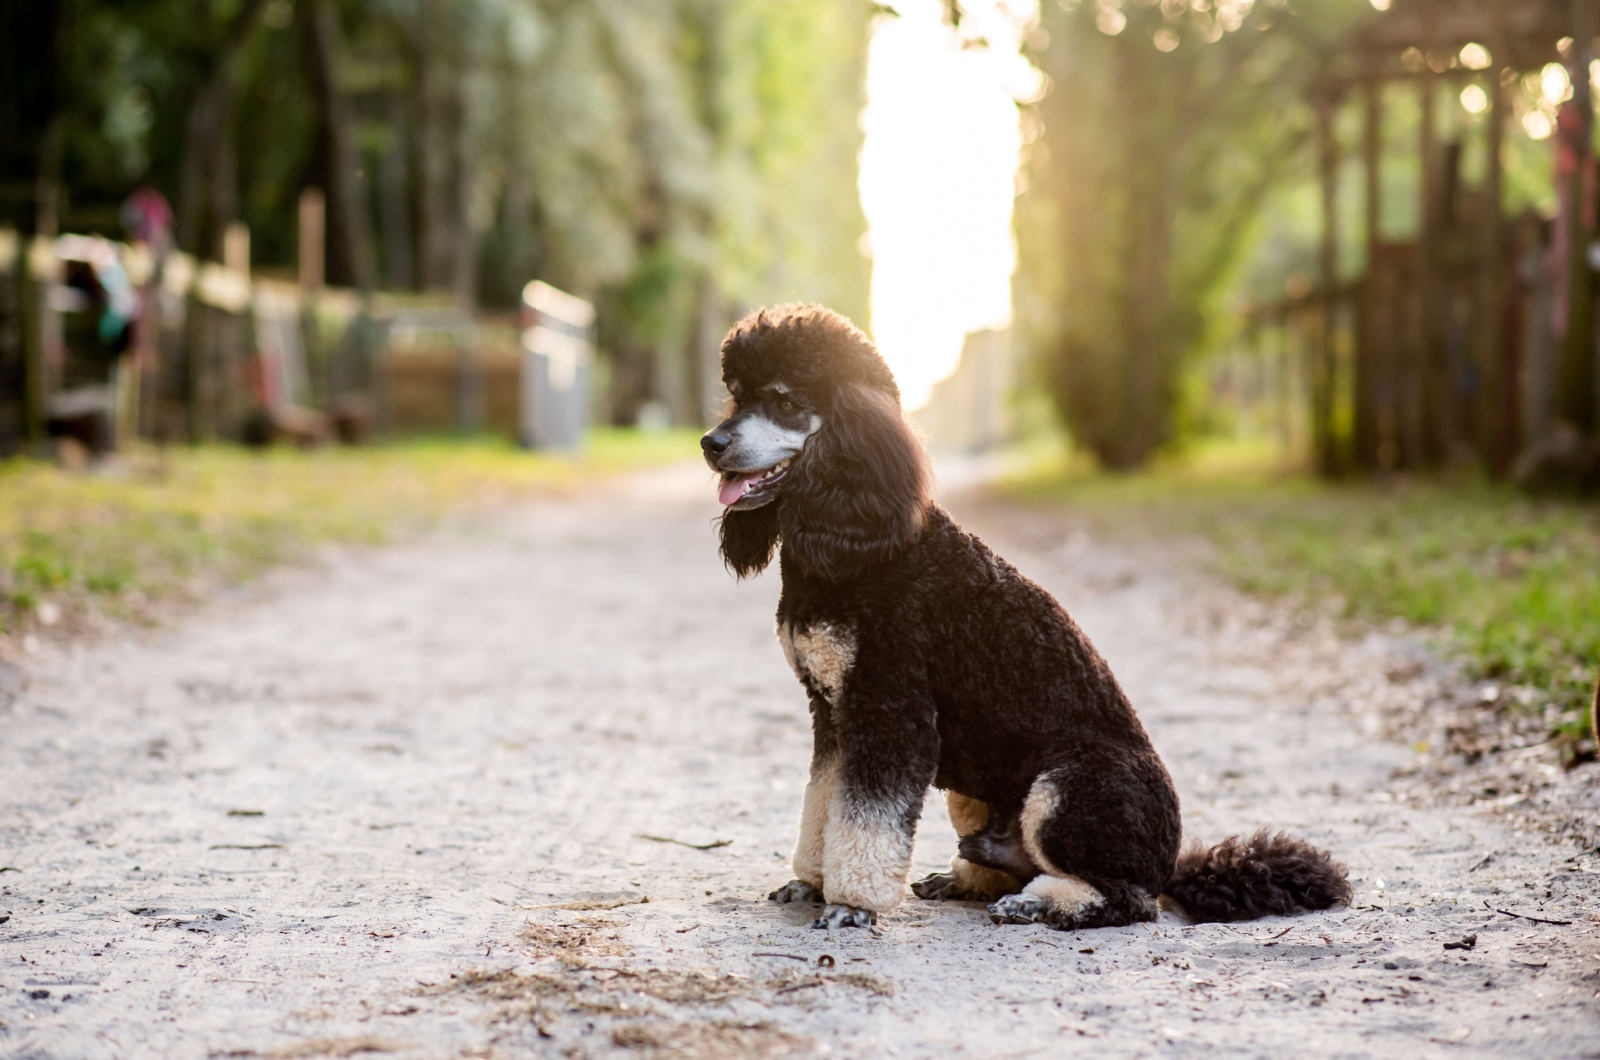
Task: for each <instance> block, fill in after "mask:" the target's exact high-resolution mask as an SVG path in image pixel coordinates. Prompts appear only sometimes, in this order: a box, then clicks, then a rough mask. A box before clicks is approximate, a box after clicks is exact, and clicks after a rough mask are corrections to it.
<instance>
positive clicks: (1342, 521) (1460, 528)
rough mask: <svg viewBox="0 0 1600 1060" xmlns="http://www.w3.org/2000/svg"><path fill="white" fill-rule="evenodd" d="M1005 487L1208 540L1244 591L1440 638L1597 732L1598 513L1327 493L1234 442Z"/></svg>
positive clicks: (1030, 473) (1055, 468)
mask: <svg viewBox="0 0 1600 1060" xmlns="http://www.w3.org/2000/svg"><path fill="white" fill-rule="evenodd" d="M1003 490H1004V491H1005V492H1007V493H1009V494H1010V495H1012V496H1014V497H1016V498H1019V499H1024V500H1028V501H1032V502H1035V503H1049V504H1060V505H1065V506H1067V507H1069V508H1071V509H1072V510H1074V511H1075V512H1078V513H1080V514H1082V515H1083V516H1085V517H1086V518H1088V519H1089V520H1090V521H1091V522H1092V523H1094V524H1097V525H1099V526H1101V527H1102V528H1114V529H1117V530H1119V531H1124V532H1125V531H1128V530H1136V531H1143V532H1147V533H1156V534H1160V533H1182V534H1192V535H1199V536H1201V537H1203V538H1205V539H1207V540H1208V541H1210V542H1211V544H1212V545H1213V546H1214V547H1215V565H1216V568H1217V569H1218V570H1219V571H1220V572H1221V573H1222V574H1223V575H1225V576H1226V577H1228V578H1229V579H1230V580H1231V581H1232V582H1234V583H1235V584H1236V585H1238V586H1240V587H1242V588H1243V589H1245V590H1247V591H1250V592H1254V593H1259V594H1264V595H1268V596H1274V597H1290V598H1297V599H1303V600H1306V601H1309V602H1313V603H1331V604H1332V606H1335V607H1337V608H1338V609H1339V611H1340V612H1341V613H1342V614H1343V615H1344V616H1347V617H1349V618H1351V619H1357V620H1374V619H1378V620H1387V619H1395V618H1399V619H1403V620H1405V621H1406V622H1407V623H1411V624H1414V625H1416V626H1420V627H1428V628H1432V629H1436V630H1441V631H1444V632H1445V633H1446V634H1447V636H1446V640H1447V642H1448V644H1449V645H1450V646H1451V647H1452V648H1454V649H1456V650H1459V651H1460V652H1462V653H1463V655H1464V657H1465V659H1466V661H1467V663H1468V664H1469V667H1470V670H1471V672H1472V673H1473V674H1474V675H1475V676H1477V677H1481V678H1484V679H1493V680H1495V681H1499V682H1502V683H1504V684H1507V685H1518V686H1526V687H1529V688H1532V689H1535V690H1538V691H1540V692H1542V693H1543V694H1544V696H1545V697H1546V698H1547V700H1548V701H1549V702H1553V703H1555V704H1556V705H1558V706H1559V707H1560V708H1561V711H1562V716H1563V721H1562V723H1561V728H1562V729H1563V730H1567V731H1570V732H1573V733H1576V732H1578V731H1581V729H1582V728H1583V727H1586V726H1587V724H1588V722H1587V721H1586V719H1587V710H1588V705H1589V703H1590V697H1591V694H1592V691H1593V688H1594V681H1595V671H1596V668H1597V667H1600V506H1597V505H1595V504H1583V503H1577V502H1571V501H1558V500H1544V499H1535V498H1531V497H1528V496H1526V495H1523V494H1520V493H1517V492H1515V491H1513V490H1510V489H1507V488H1504V487H1500V486H1492V485H1486V484H1467V485H1449V484H1442V483H1432V482H1428V483H1424V482H1394V483H1390V484H1384V485H1369V484H1361V485H1356V484H1328V483H1321V482H1316V481H1314V480H1311V479H1309V478H1307V477H1305V476H1303V475H1300V474H1297V473H1294V472H1292V471H1289V470H1286V469H1284V468H1281V467H1276V466H1274V465H1273V463H1272V462H1271V459H1270V458H1268V457H1266V456H1264V454H1263V453H1262V452H1260V451H1259V450H1255V451H1252V450H1250V449H1247V448H1238V447H1231V448H1221V449H1208V450H1206V451H1203V452H1200V453H1197V454H1194V455H1192V456H1191V457H1190V458H1188V459H1186V460H1183V461H1181V462H1172V463H1167V464H1163V465H1159V466H1157V467H1156V468H1155V469H1154V470H1152V471H1150V472H1148V473H1144V474H1139V475H1129V476H1107V475H1102V474H1097V473H1095V472H1093V471H1092V470H1091V469H1089V468H1088V467H1087V466H1086V465H1085V464H1083V463H1081V462H1079V461H1076V460H1074V459H1072V458H1070V457H1060V456H1057V457H1055V458H1054V459H1053V460H1038V459H1035V460H1032V461H1030V462H1029V463H1028V464H1027V465H1026V467H1025V470H1023V471H1021V472H1020V473H1018V474H1017V475H1016V476H1014V477H1013V478H1011V479H1010V480H1008V481H1007V482H1006V483H1005V484H1004V486H1003ZM1540 705H1542V704H1540Z"/></svg>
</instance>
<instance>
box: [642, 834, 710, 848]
mask: <svg viewBox="0 0 1600 1060" xmlns="http://www.w3.org/2000/svg"><path fill="white" fill-rule="evenodd" d="M639 838H640V839H648V840H650V842H652V843H674V844H676V845H678V846H680V847H688V848H689V849H690V850H715V849H717V848H718V847H731V846H732V845H733V840H731V839H713V840H712V841H711V842H709V843H690V842H688V841H686V840H683V839H673V838H672V837H671V836H664V835H645V834H644V833H643V832H641V833H639Z"/></svg>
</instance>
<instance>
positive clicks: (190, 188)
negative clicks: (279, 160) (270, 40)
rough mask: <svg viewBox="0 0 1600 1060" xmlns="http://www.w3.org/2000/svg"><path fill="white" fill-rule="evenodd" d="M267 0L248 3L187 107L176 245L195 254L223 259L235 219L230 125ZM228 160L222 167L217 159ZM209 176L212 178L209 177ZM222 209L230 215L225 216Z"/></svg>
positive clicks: (248, 1) (231, 26)
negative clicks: (224, 241) (247, 52)
mask: <svg viewBox="0 0 1600 1060" xmlns="http://www.w3.org/2000/svg"><path fill="white" fill-rule="evenodd" d="M266 6H267V0H246V2H245V5H244V8H243V10H241V11H240V12H239V14H238V15H236V16H235V17H234V20H233V22H232V24H231V25H230V26H229V27H228V29H227V32H226V33H225V34H224V36H223V40H222V42H221V44H220V46H219V47H218V48H217V51H216V57H215V62H214V63H213V64H212V67H211V70H210V72H209V73H208V74H207V75H206V78H205V80H204V81H203V82H202V83H201V85H200V91H199V92H198V93H196V95H195V99H194V102H193V103H192V104H191V105H190V108H189V125H188V139H187V143H186V144H185V145H184V155H183V168H182V172H181V175H180V177H179V185H178V232H177V237H178V245H179V246H180V247H184V248H186V249H188V250H189V251H190V252H191V253H197V254H201V255H204V254H206V253H207V252H208V250H209V253H210V254H211V256H213V257H216V258H220V257H221V256H222V230H223V229H224V228H225V227H227V223H228V222H229V221H231V220H234V217H233V216H232V214H233V213H236V212H237V209H238V204H237V197H238V196H237V192H236V191H235V190H233V173H234V165H235V159H234V156H233V147H232V136H231V132H232V130H231V127H230V126H231V122H232V120H233V101H234V95H235V92H236V90H237V87H238V80H239V64H240V62H241V61H242V59H243V56H244V51H245V47H246V46H247V45H248V44H249V43H250V40H251V39H252V37H253V36H254V35H255V31H256V28H257V27H258V26H259V25H260V22H261V13H262V12H263V11H264V10H265V9H266ZM223 155H226V156H227V160H226V162H225V163H224V164H220V165H219V159H220V158H221V157H222V156H223ZM208 176H209V178H210V179H208ZM224 211H228V212H229V215H228V216H224Z"/></svg>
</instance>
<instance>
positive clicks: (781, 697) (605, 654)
mask: <svg viewBox="0 0 1600 1060" xmlns="http://www.w3.org/2000/svg"><path fill="white" fill-rule="evenodd" d="M952 507H953V508H954V510H955V512H956V514H957V516H958V517H960V518H964V519H966V520H967V522H968V523H969V525H972V526H973V527H974V528H977V529H979V530H981V531H982V532H983V533H985V535H986V536H988V537H989V538H990V539H991V541H993V542H994V543H995V544H996V545H997V546H998V547H999V549H1000V550H1001V551H1002V552H1003V553H1004V554H1006V555H1008V557H1009V558H1011V559H1012V560H1013V561H1014V562H1016V563H1017V564H1018V566H1020V567H1021V568H1022V569H1023V571H1024V572H1026V573H1028V574H1030V575H1032V576H1034V577H1035V578H1037V579H1038V580H1040V581H1041V582H1043V583H1044V584H1045V585H1046V586H1047V587H1049V588H1050V589H1052V590H1053V591H1054V592H1056V593H1057V594H1058V595H1059V596H1060V597H1061V599H1062V600H1063V601H1064V602H1065V603H1066V605H1067V607H1068V609H1069V610H1070V611H1072V612H1073V614H1074V615H1075V617H1076V618H1077V619H1078V621H1079V623H1080V624H1081V625H1082V626H1083V627H1084V628H1085V629H1086V630H1087V631H1088V632H1089V634H1090V635H1091V636H1092V637H1093V638H1094V640H1095V641H1096V642H1097V644H1098V645H1099V646H1100V647H1101V649H1102V650H1103V651H1104V652H1105V654H1106V655H1107V656H1108V657H1109V658H1110V660H1111V662H1112V665H1113V666H1114V668H1115V669H1116V671H1117V673H1118V674H1119V675H1120V676H1121V678H1122V680H1123V682H1124V684H1125V685H1126V686H1127V687H1128V689H1129V691H1130V693H1131V694H1132V696H1133V699H1134V701H1135V703H1136V704H1137V705H1138V707H1139V709H1140V711H1141V713H1142V715H1143V717H1144V719H1145V722H1146V724H1147V726H1148V727H1149V729H1150V730H1151V733H1152V736H1153V737H1154V739H1155V742H1156V746H1157V747H1158V749H1159V750H1160V751H1161V752H1162V753H1163V755H1164V756H1165V758H1166V760H1167V762H1168V764H1169V767H1170V769H1171V771H1172V773H1173V776H1174V778H1175V779H1176V781H1177V784H1178V788H1179V791H1180V793H1181V795H1182V797H1183V800H1184V808H1185V823H1186V827H1187V831H1188V833H1189V834H1190V835H1191V836H1198V837H1203V838H1206V839H1208V840H1215V839H1218V838H1220V837H1221V836H1222V835H1224V834H1226V833H1227V832H1229V831H1238V830H1241V829H1249V828H1254V827H1256V826H1258V825H1263V824H1271V825H1276V826H1282V827H1285V828H1290V829H1293V830H1295V831H1297V832H1299V833H1301V834H1304V835H1306V836H1309V837H1311V838H1312V839H1314V840H1316V841H1317V842H1319V843H1324V844H1326V845H1328V846H1329V847H1331V848H1333V849H1334V850H1335V851H1336V852H1337V853H1338V855H1339V856H1340V857H1342V858H1343V859H1344V860H1345V861H1347V862H1348V864H1349V866H1350V871H1351V876H1352V879H1353V880H1354V881H1355V888H1356V904H1355V906H1354V907H1353V908H1350V909H1340V910H1336V911H1333V912H1331V913H1328V914H1320V915H1311V916H1304V917H1299V918H1293V919H1270V920H1264V921H1258V922H1255V923H1250V924H1243V925H1234V926H1226V925H1203V926H1195V927H1191V926H1186V925H1185V924H1183V923H1182V922H1181V921H1180V920H1178V919H1176V918H1174V917H1172V916H1171V915H1170V914H1163V918H1162V920H1161V921H1160V923H1158V924H1155V925H1138V926H1134V927H1129V928H1125V929H1110V930H1101V931H1094V932H1086V933H1081V934H1076V935H1067V934H1062V933H1058V932H1054V931H1051V930H1049V929H1047V928H1043V927H1004V928H1001V927H996V926H995V925H993V924H991V923H990V922H989V920H988V918H987V917H986V915H985V914H984V910H983V908H982V907H981V906H976V905H961V904H936V903H927V902H920V901H916V900H914V899H909V898H908V900H907V902H906V904H905V905H904V906H903V907H902V908H901V909H900V910H899V911H898V912H896V913H895V914H893V915H891V916H889V917H888V918H886V920H885V921H884V923H883V924H882V928H881V932H880V933H879V934H878V935H877V936H876V937H874V936H873V935H871V934H868V933H865V932H861V931H857V930H851V931H843V932H839V933H837V934H835V935H832V936H830V935H828V934H825V933H823V932H817V931H813V930H812V929H810V928H809V927H808V926H807V921H808V916H807V910H806V909H802V908H795V907H788V906H786V907H779V906H776V905H773V904H770V903H768V902H766V901H765V900H764V896H765V894H766V892H767V891H768V890H769V889H770V888H772V887H773V886H775V885H777V884H780V883H782V882H784V881H785V880H787V879H788V878H789V873H788V871H787V856H788V852H789V849H790V846H791V844H792V842H793V838H794V835H793V833H794V828H795V823H796V819H797V816H798V812H799V805H800V793H801V787H802V784H803V781H804V776H805V772H804V771H805V763H806V760H807V753H808V746H809V732H808V728H807V720H806V713H805V704H804V699H803V697H802V695H801V694H800V691H799V689H798V688H797V686H796V685H795V682H794V680H793V678H792V677H791V676H790V674H789V673H788V671H787V669H786V667H785V664H784V662H783V658H782V656H781V653H780V652H779V650H778V648H777V646H776V645H775V643H774V642H773V636H772V620H771V616H772V611H773V607H774V604H775V600H776V595H777V591H778V586H777V582H776V579H775V578H773V577H766V578H762V579H760V580H758V581H756V582H753V583H746V584H743V585H737V584H735V583H734V582H733V581H732V579H731V578H730V577H729V576H727V575H726V574H725V573H724V572H723V571H722V569H721V567H720V565H719V563H718V560H717V558H716V556H715V554H714V535H713V533H712V530H711V526H710V522H711V519H712V518H713V516H714V515H715V504H714V499H713V498H712V495H711V489H710V484H709V482H708V481H707V476H706V475H705V474H703V473H700V472H697V471H694V470H690V469H683V468H680V469H676V470H672V471H668V472H659V473H654V474H652V475H650V476H647V477H643V478H637V479H632V480H627V481H621V482H617V483H614V484H610V485H606V486H602V487H597V488H596V490H595V491H593V492H592V493H591V494H590V495H588V496H586V497H583V498H580V499H568V500H551V501H546V502H541V503H532V504H529V505H527V506H526V507H524V508H522V509H519V510H517V511H515V512H512V513H508V514H505V515H503V516H500V517H497V518H495V519H493V520H489V521H484V522H479V523H476V524H474V525H472V526H467V527H461V528H456V529H454V530H451V531H449V532H446V533H441V534H439V535H436V536H435V537H433V538H430V539H428V540H426V541H423V542H419V543H416V544H413V545H410V546H406V547H401V548H396V549H392V550H387V551H382V552H376V553H364V554H353V555H342V556H340V555H336V556H332V557H329V558H328V559H327V560H326V561H325V562H324V563H322V564H320V565H318V566H317V567H315V568H313V569H303V570H297V571H288V572H283V573H280V574H278V575H276V576H274V577H272V578H270V579H268V580H267V581H266V583H265V584H263V585H260V586H257V587H255V588H253V589H250V590H248V591H244V592H241V593H239V594H237V595H236V596H235V597H234V598H232V599H229V600H224V601H219V602H217V603H216V604H215V605H213V606H211V607H209V608H207V609H206V610H204V611H203V612H201V613H198V614H195V615H193V616H192V617H191V618H190V619H189V620H187V621H185V622H184V623H183V624H182V625H180V626H178V627H176V628H172V629H169V630H166V631H162V632H159V633H156V634H149V635H138V636H136V635H129V636H127V637H124V638H122V639H119V640H116V641H113V642H110V643H104V644H100V645H97V646H91V647H80V648H76V649H70V650H58V651H47V652H45V653H43V654H41V655H38V656H35V657H33V659H32V660H31V661H30V662H29V664H28V670H27V673H28V679H27V684H26V687H25V688H24V689H23V690H22V691H21V692H20V693H18V692H16V691H15V689H12V691H10V692H7V691H5V689H6V687H7V686H6V684H5V683H4V682H0V888H3V889H0V917H6V918H8V919H6V920H5V921H4V922H3V923H0V1055H3V1056H10V1057H132V1056H159V1057H204V1056H256V1055H262V1056H322V1055H335V1056H345V1055H355V1054H358V1053H363V1052H368V1053H373V1054H375V1055H377V1054H383V1053H389V1054H393V1055H396V1056H405V1057H413V1056H414V1057H444V1056H518V1055H552V1056H556V1055H577V1056H610V1055H622V1056H651V1055H663V1056H671V1055H683V1056H728V1057H747V1056H786V1055H797V1056H809V1055H821V1054H824V1053H828V1054H831V1055H834V1056H851V1057H855V1056H863V1057H865V1056H872V1057H877V1056H906V1057H922V1056H927V1057H943V1056H973V1057H979V1056H982V1057H1024V1056H1041V1057H1042V1056H1052V1055H1060V1054H1062V1053H1070V1052H1082V1053H1085V1054H1088V1053H1091V1052H1092V1053H1094V1054H1096V1055H1157V1054H1159V1055H1167V1054H1185V1055H1187V1054H1193V1053H1200V1052H1209V1051H1218V1052H1226V1053H1227V1054H1229V1055H1260V1056H1274V1057H1277V1056H1282V1055H1284V1054H1285V1053H1286V1052H1287V1053H1293V1054H1301V1055H1315V1056H1342V1055H1349V1056H1359V1055H1397V1054H1403V1055H1408V1056H1412V1055H1415V1056H1429V1055H1439V1056H1457V1055H1475V1056H1512V1055H1516V1056H1594V1055H1600V1018H1597V1006H1600V1000H1597V992H1600V959H1597V958H1600V900H1597V898H1596V897H1595V884H1596V882H1597V881H1600V856H1597V855H1594V854H1588V855H1581V854H1579V852H1577V851H1576V850H1574V849H1571V848H1568V847H1563V846H1559V845H1552V844H1550V843H1547V842H1546V841H1545V840H1544V839H1542V838H1540V837H1537V836H1533V835H1525V834H1515V833H1513V832H1512V831H1511V830H1509V826H1507V825H1505V824H1503V823H1501V822H1500V821H1498V820H1497V819H1494V818H1491V817H1489V816H1486V815H1484V814H1481V813H1478V812H1475V811H1471V810H1464V809H1451V808H1446V807H1442V806H1440V805H1438V804H1436V803H1433V802H1430V801H1429V800H1427V799H1426V798H1423V797H1418V796H1416V795H1415V794H1414V793H1413V794H1405V793H1401V794H1398V795H1397V792H1396V790H1395V788H1394V786H1393V784H1394V782H1393V781H1392V776H1393V774H1394V773H1395V771H1396V770H1397V769H1403V768H1404V767H1406V766H1407V765H1408V764H1409V763H1410V762H1411V761H1412V753H1411V752H1410V751H1409V750H1408V749H1407V748H1404V747H1401V746H1398V745H1393V744H1387V743H1383V742H1381V741H1379V740H1378V739H1377V738H1375V737H1373V736H1372V735H1369V734H1364V733H1363V731H1361V728H1360V727H1359V726H1358V725H1356V724H1352V723H1351V721H1349V720H1348V719H1347V713H1348V712H1347V711H1345V710H1344V709H1343V707H1342V705H1341V704H1338V703H1335V702H1330V701H1329V699H1328V697H1327V696H1325V695H1323V696H1317V697H1313V696H1311V695H1310V694H1306V695H1304V696H1300V697H1297V696H1296V695H1295V694H1294V693H1293V692H1292V691H1290V692H1285V688H1286V687H1287V688H1290V689H1292V688H1294V687H1300V686H1302V685H1304V684H1305V682H1299V683H1296V682H1294V681H1290V682H1287V683H1286V681H1285V677H1286V675H1285V674H1284V673H1283V672H1282V670H1283V668H1284V665H1285V659H1284V658H1283V657H1280V656H1279V655H1277V654H1264V653H1263V652H1261V651H1259V650H1254V649H1252V647H1251V645H1252V643H1253V642H1252V641H1251V640H1250V639H1249V631H1248V630H1247V629H1241V628H1240V626H1239V624H1238V623H1237V622H1233V623H1228V622H1218V621H1216V619H1217V616H1218V615H1221V614H1226V613H1228V612H1229V608H1228V606H1227V597H1226V594H1225V593H1223V591H1222V590H1219V589H1217V588H1216V587H1214V586H1207V585H1205V584H1204V583H1203V582H1200V581H1197V580H1195V579H1194V578H1193V577H1191V576H1189V575H1184V574H1181V573H1179V572H1177V571H1175V570H1168V569H1150V568H1149V557H1148V556H1146V557H1143V558H1142V559H1140V560H1138V561H1136V560H1135V559H1134V557H1133V555H1132V554H1131V553H1128V552H1126V551H1121V550H1119V547H1118V546H1116V545H1114V544H1110V543H1106V542H1097V541H1093V540H1089V539H1087V538H1085V537H1083V536H1082V535H1081V534H1072V535H1068V536H1066V537H1064V538H1063V536H1062V535H1061V534H1060V533H1058V532H1056V531H1054V530H1052V529H1051V528H1049V527H1046V526H1041V524H1040V521H1039V519H1038V518H1037V517H1022V516H1016V515H1013V514H1009V513H1005V512H1003V511H1001V510H998V509H993V508H988V507H985V506H983V505H980V504H976V503H974V502H971V501H969V502H967V503H965V504H963V503H962V502H961V499H960V498H956V499H955V500H954V501H953V503H952ZM1219 594H1222V595H1220V596H1219ZM1381 662H1382V660H1379V659H1376V658H1369V657H1366V656H1361V657H1357V656H1352V657H1351V658H1350V659H1349V660H1347V663H1348V665H1349V666H1350V668H1351V672H1352V673H1360V672H1368V671H1371V670H1373V668H1374V667H1378V666H1380V665H1381ZM1293 676H1304V675H1293ZM1324 676H1326V675H1324ZM1330 683H1331V684H1332V685H1333V686H1334V687H1338V686H1339V682H1338V681H1332V682H1330V681H1327V680H1324V681H1322V682H1321V683H1320V685H1319V687H1326V686H1328V685H1329V684H1330ZM1311 684H1313V685H1316V684H1317V682H1312V683H1311ZM1308 687H1309V686H1308ZM953 842H954V839H953V835H952V833H951V831H950V827H949V824H948V823H947V822H946V821H945V819H944V814H943V810H942V802H941V801H940V800H930V802H929V809H928V813H927V819H926V821H925V823H924V826H923V830H922V833H921V836H920V839H919V843H918V848H917V870H916V871H917V872H918V873H919V874H920V873H921V872H924V871H929V870H932V869H935V868H938V867H941V866H942V864H943V863H944V861H945V860H946V859H947V858H948V856H949V854H950V853H951V852H952V849H953ZM680 844H698V845H703V846H705V847H706V848H707V849H694V848H691V847H690V846H685V845H680ZM646 899H648V900H647V901H646ZM563 906H565V907H566V908H563ZM1488 907H1493V908H1500V909H1506V910H1510V911H1512V912H1515V913H1523V914H1527V915H1528V916H1533V917H1539V918H1542V919H1544V920H1557V921H1569V922H1570V923H1566V924H1546V923H1540V922H1537V921H1534V920H1531V919H1518V918H1514V917H1512V916H1509V915H1504V914H1500V913H1496V912H1494V911H1493V909H1492V908H1488ZM1472 936H1476V941H1475V942H1474V943H1472V944H1471V945H1472V948H1456V949H1447V948H1445V944H1446V943H1451V942H1455V943H1457V944H1458V945H1462V943H1461V940H1463V939H1464V938H1471V937H1472Z"/></svg>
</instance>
